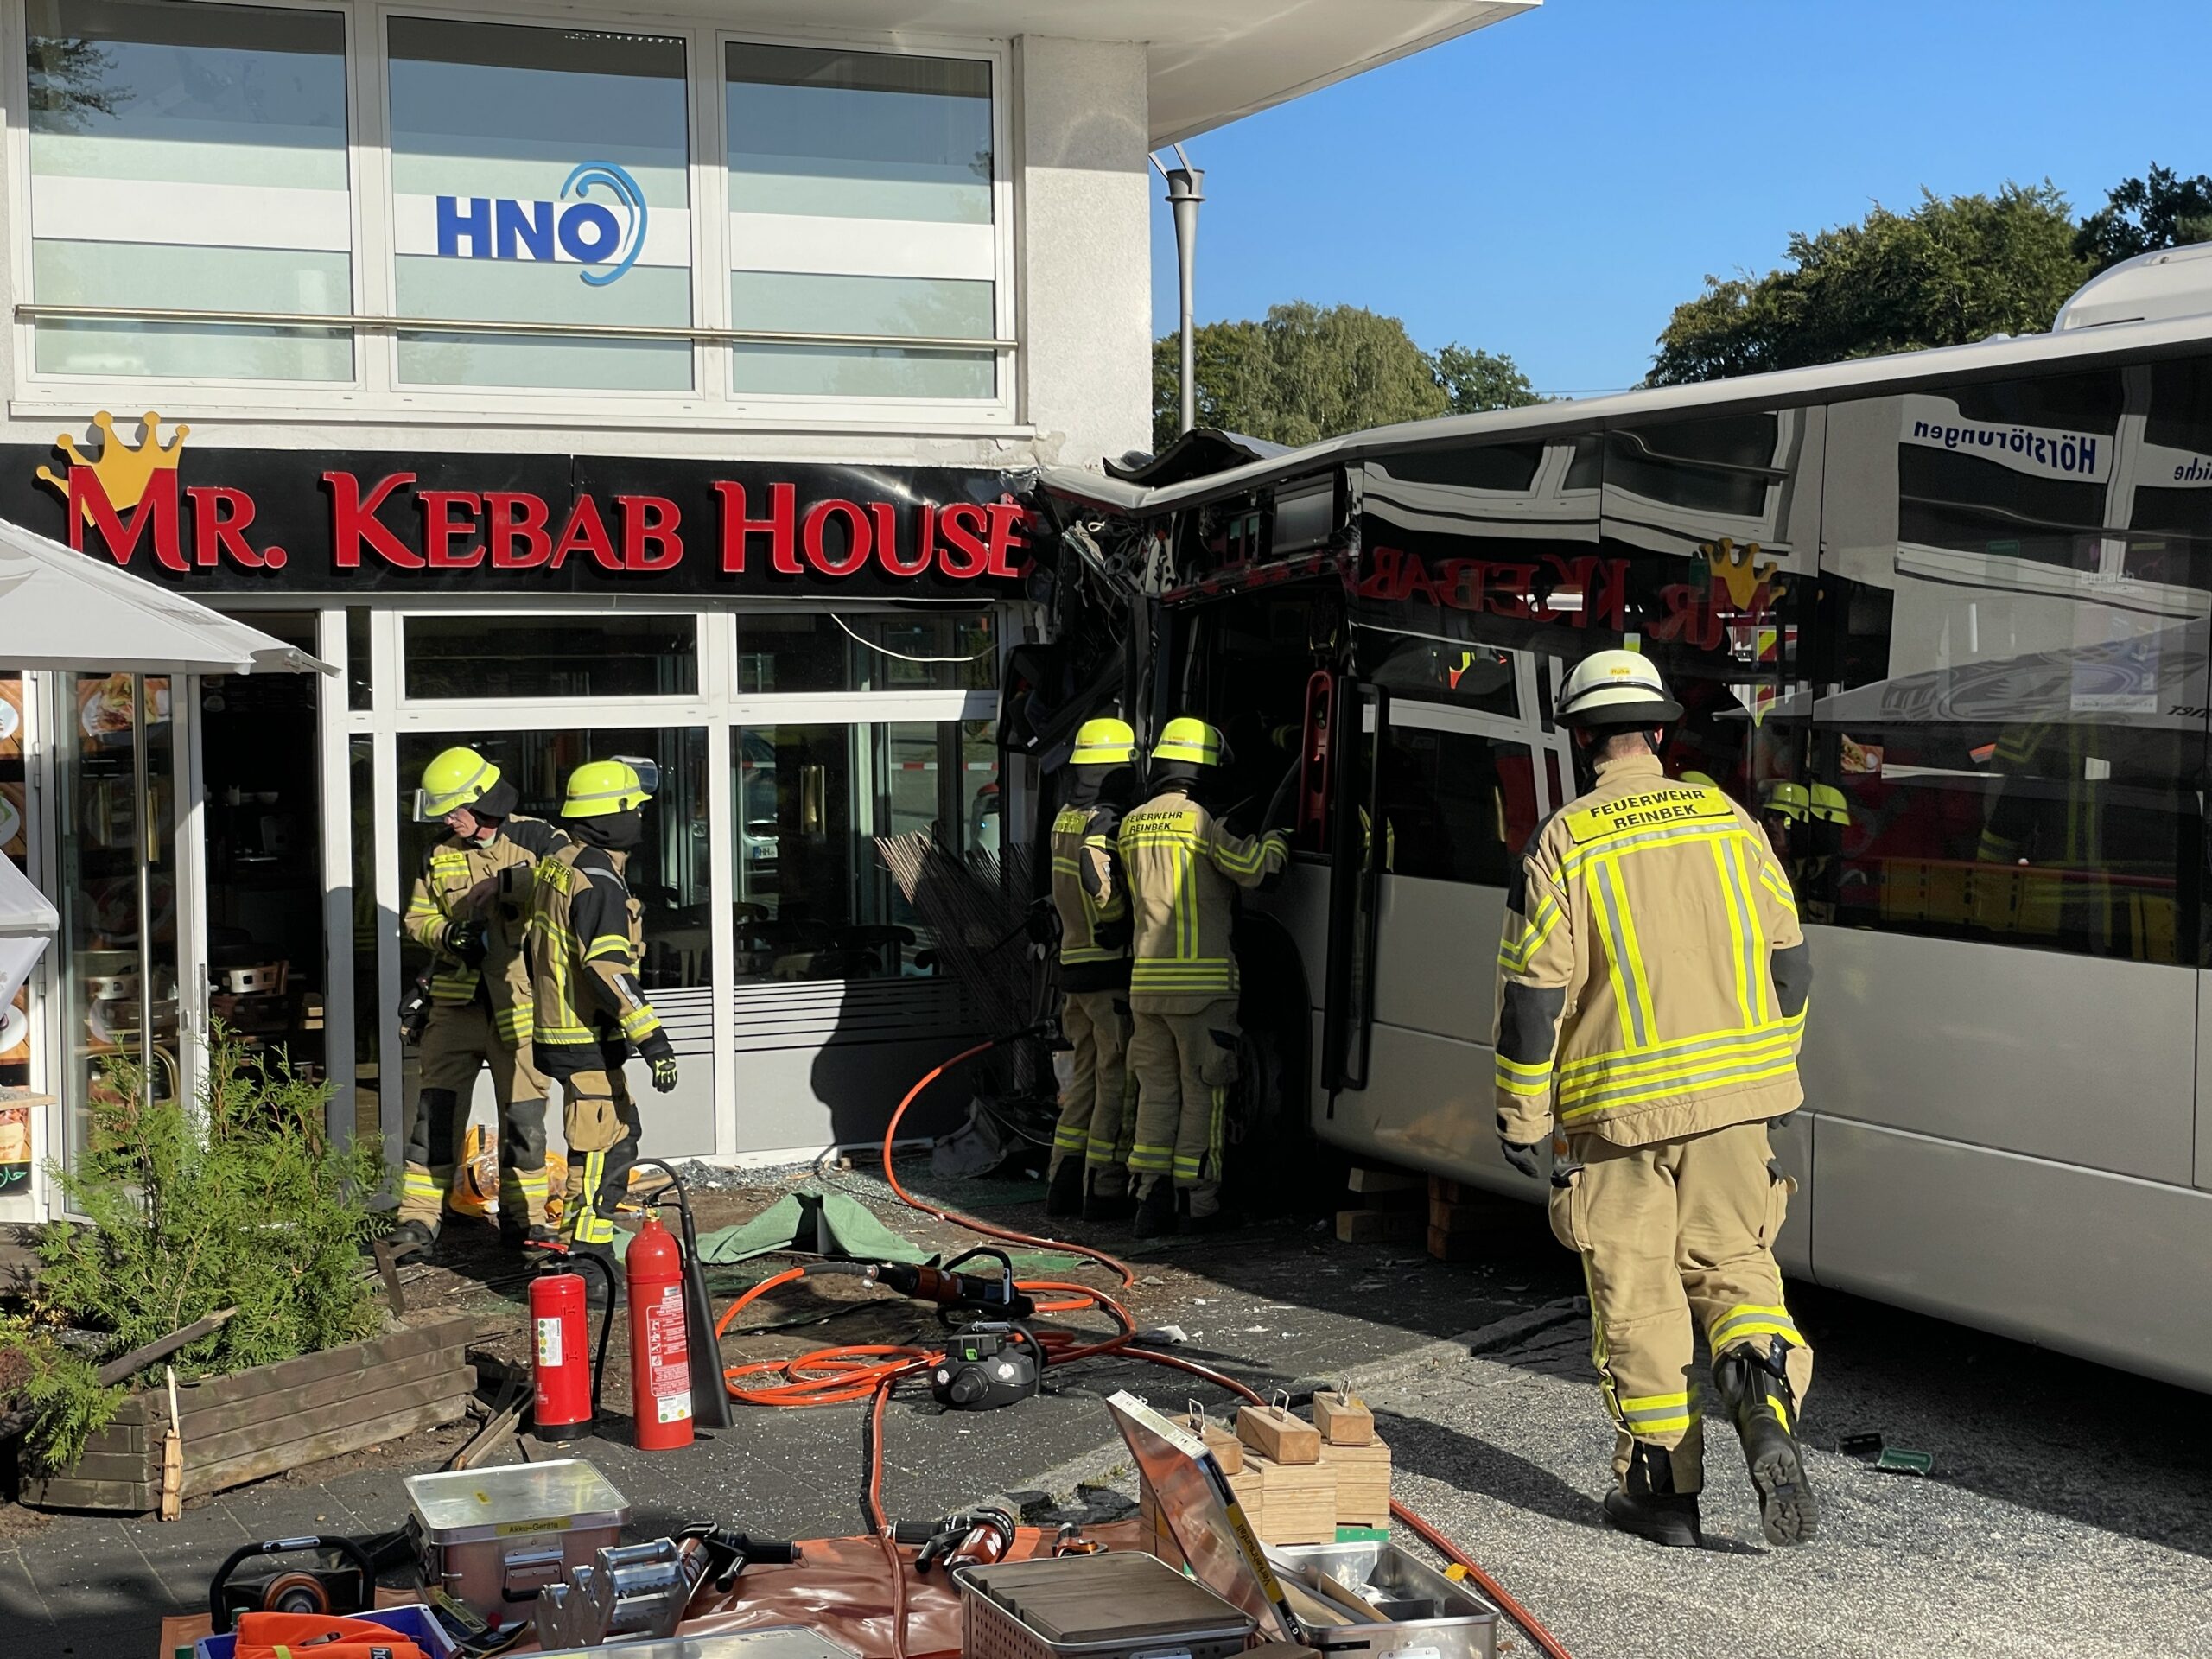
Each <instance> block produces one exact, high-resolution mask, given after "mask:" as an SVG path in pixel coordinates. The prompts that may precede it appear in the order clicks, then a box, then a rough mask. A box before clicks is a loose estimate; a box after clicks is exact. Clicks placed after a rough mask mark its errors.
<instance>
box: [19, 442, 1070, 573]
mask: <svg viewBox="0 0 2212 1659" xmlns="http://www.w3.org/2000/svg"><path fill="white" fill-rule="evenodd" d="M118 424H119V425H120V426H121V427H123V429H124V430H123V431H120V432H119V431H118V430H117V429H116V425H118ZM131 424H133V423H127V422H126V423H115V424H111V423H107V422H106V421H105V418H104V417H103V418H102V419H100V420H98V421H96V422H95V423H94V426H95V429H96V431H95V439H96V441H97V447H96V448H95V447H93V446H92V445H91V444H88V445H87V446H86V449H88V450H89V453H80V451H79V448H78V447H77V446H76V445H74V444H73V443H61V444H57V445H56V446H55V448H54V449H52V450H43V449H40V448H35V447H32V446H28V445H0V517H5V518H10V519H12V520H14V521H15V522H16V523H17V524H22V525H24V526H26V527H27V528H29V529H31V530H35V531H38V532H39V533H40V534H41V535H44V536H50V537H53V538H54V539H55V540H56V541H61V542H67V543H70V544H71V545H72V546H74V547H77V548H79V550H82V551H83V552H85V553H86V555H87V556H91V557H94V558H100V559H107V560H111V561H113V562H114V563H117V564H118V565H121V566H123V567H124V569H128V570H130V571H131V572H133V573H134V574H136V575H143V576H147V577H149V578H151V579H152V580H154V581H156V582H162V583H163V584H164V585H167V586H170V587H174V588H177V589H178V590H179V591H181V592H185V593H191V594H236V593H260V592H271V591H275V592H283V593H300V594H321V595H328V594H350V593H360V594H371V593H378V594H391V593H401V594H423V595H430V594H469V595H472V596H478V597H483V596H492V595H498V594H513V595H517V596H523V595H529V594H578V593H598V594H603V593H626V594H640V595H652V596H655V597H669V598H676V597H683V598H700V597H716V596H718V597H726V598H728V597H741V596H742V597H776V596H785V597H829V596H832V595H835V596H838V597H844V598H852V599H867V600H886V599H893V600H896V599H922V600H947V599H960V600H968V601H976V600H983V599H990V598H996V597H1001V596H1003V595H1004V594H1008V593H1011V592H1014V591H1016V590H1017V589H1018V587H1019V584H1020V578H1021V577H1022V576H1023V575H1025V574H1026V573H1027V569H1028V568H1029V562H1030V557H1031V552H1030V522H1031V521H1030V515H1029V511H1028V508H1027V505H1025V501H1024V499H1023V495H1022V493H1023V492H1024V491H1025V487H1026V485H1027V476H1026V475H1025V474H1007V473H997V472H986V471H964V470H958V469H954V468H946V467H934V468H932V467H865V466H824V465H782V464H772V463H757V462H749V461H671V460H658V459H644V458H635V459H630V458H606V457H601V456H594V455H507V454H456V453H451V452H445V453H426V454H411V453H409V452H406V451H404V450H403V451H387V450H377V451H327V450H311V449H222V448H213V447H212V446H209V447H200V446H197V445H194V443H193V442H191V439H190V435H189V429H188V428H185V427H175V428H166V429H161V430H158V431H148V430H145V429H143V427H142V429H140V430H139V431H138V432H137V434H135V435H132V436H135V438H136V442H133V441H132V436H127V435H126V434H127V433H128V429H129V428H130V425H131ZM165 446H166V447H165Z"/></svg>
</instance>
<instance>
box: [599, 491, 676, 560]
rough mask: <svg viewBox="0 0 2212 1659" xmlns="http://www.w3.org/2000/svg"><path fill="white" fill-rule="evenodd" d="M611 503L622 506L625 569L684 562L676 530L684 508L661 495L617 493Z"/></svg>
mask: <svg viewBox="0 0 2212 1659" xmlns="http://www.w3.org/2000/svg"><path fill="white" fill-rule="evenodd" d="M614 505H616V506H618V507H620V509H621V510H622V568H623V569H626V570H645V571H654V570H673V569H676V567H677V565H679V564H681V563H683V537H680V536H678V535H677V533H676V531H677V525H679V524H682V523H683V509H682V508H680V507H678V506H677V505H676V503H675V502H673V501H671V500H670V499H668V498H667V497H666V496H661V495H618V496H616V497H615V498H614Z"/></svg>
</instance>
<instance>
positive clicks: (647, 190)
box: [21, 0, 1011, 418]
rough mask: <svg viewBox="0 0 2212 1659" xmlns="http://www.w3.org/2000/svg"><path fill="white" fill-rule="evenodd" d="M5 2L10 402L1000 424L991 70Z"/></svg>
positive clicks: (429, 13) (332, 1)
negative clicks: (21, 32) (296, 388)
mask: <svg viewBox="0 0 2212 1659" xmlns="http://www.w3.org/2000/svg"><path fill="white" fill-rule="evenodd" d="M403 3H404V0H403ZM24 5H25V7H26V17H27V22H28V41H27V45H28V70H29V83H28V90H29V99H28V119H27V123H26V132H25V146H26V149H27V152H28V159H29V171H30V176H31V185H32V188H31V192H30V200H29V208H30V210H29V213H27V214H25V215H23V218H22V221H21V222H22V223H23V224H24V226H25V230H26V231H27V232H28V234H29V238H30V260H29V264H30V268H31V272H32V282H31V286H30V291H29V295H28V296H26V297H27V300H28V305H27V307H26V313H25V321H28V322H29V324H30V335H31V338H30V341H29V344H30V346H31V348H32V349H31V350H30V351H29V352H28V353H26V356H25V359H24V360H25V367H26V370H27V372H29V373H30V374H32V375H35V376H46V375H60V376H76V377H99V378H101V379H103V380H105V381H112V380H115V379H117V378H138V377H147V378H163V377H178V378H186V377H188V378H194V379H197V380H200V381H203V382H208V383H214V384H219V385H233V386H252V385H257V384H259V385H267V384H268V383H272V382H289V383H294V384H297V383H303V382H304V383H315V382H320V383H324V384H325V385H334V386H337V387H341V388H344V389H345V390H346V391H347V392H348V393H354V392H359V393H365V394H367V395H369V396H370V397H372V398H373V397H375V396H376V395H377V394H380V393H382V394H391V393H407V394H411V395H413V396H412V398H411V400H419V399H420V395H421V394H422V393H423V392H429V393H430V394H431V395H432V397H433V398H434V399H435V395H436V393H437V392H438V391H439V390H440V389H454V390H455V391H458V390H459V389H464V388H466V389H471V390H480V391H492V392H498V391H514V392H535V391H561V392H568V393H572V394H579V395H582V396H584V397H589V396H591V395H592V394H600V393H614V394H626V395H638V394H645V395H653V394H659V395H660V396H661V397H663V398H664V400H665V401H666V402H667V403H668V404H674V403H675V401H676V400H677V399H685V398H691V397H699V396H702V395H703V396H706V397H713V398H717V399H723V398H726V399H728V400H729V401H730V403H731V404H732V405H733V406H734V407H735V408H737V409H741V410H744V409H754V410H760V409H764V407H765V406H769V405H772V404H779V403H785V402H790V401H797V400H803V401H805V402H809V403H811V404H817V405H819V404H833V405H836V406H837V407H838V408H839V409H840V410H841V411H842V410H851V411H852V412H853V413H855V414H856V415H860V416H866V415H867V414H868V412H869V411H870V410H876V411H878V412H880V413H885V414H889V413H892V412H894V411H897V410H902V409H905V410H912V409H915V408H916V407H917V406H918V405H932V406H935V409H936V410H938V411H939V412H943V413H949V414H952V415H955V416H960V417H963V418H966V417H968V416H970V415H971V413H972V412H973V411H975V410H976V406H978V405H992V406H995V409H994V410H993V411H992V412H995V413H1005V412H1007V409H1008V404H1009V401H1010V395H1009V391H1008V384H1007V379H1006V377H1005V365H1004V362H1003V360H1002V359H1004V358H1005V353H1006V346H1005V343H1004V340H1003V336H1005V335H1006V334H1007V332H1008V319H1009V317H1010V314H1011V305H1010V303H1009V302H1008V298H1007V293H1006V291H1005V289H1004V283H1003V275H1004V267H1005V263H1006V262H1005V252H1006V248H1005V243H1004V238H1005V236H1006V233H1007V224H1006V222H1005V219H1006V216H1005V214H1004V213H1003V211H1002V210H1001V205H1000V204H1001V191H1000V186H999V178H998V167H999V156H998V148H999V139H998V136H997V135H998V123H997V119H996V114H995V105H994V103H993V99H994V97H995V91H996V88H995V79H996V71H995V60H994V59H993V58H992V57H991V56H990V54H988V53H985V52H977V53H974V54H969V55H964V56H948V55H941V54H938V55H920V54H908V53H899V52H894V51H888V50H878V51H866V50H860V49H856V48H852V47H849V46H842V45H841V46H819V47H813V46H803V45H797V44H781V45H764V44H758V43H754V42H751V41H734V40H730V39H728V37H726V36H724V35H720V34H718V33H717V32H716V31H715V29H713V28H712V27H711V26H710V25H709V24H706V23H700V24H698V25H697V26H696V27H688V28H687V27H683V26H680V25H677V24H674V23H665V22H664V23H662V24H661V25H660V26H659V27H658V29H654V30H645V29H632V28H627V27H625V26H623V25H622V24H620V22H603V23H600V24H598V25H597V26H594V24H593V22H592V20H591V19H589V18H588V17H585V18H579V19H577V20H576V21H575V23H573V24H567V23H560V24H556V23H552V22H546V21H544V20H543V19H542V18H540V19H532V20H529V21H523V20H517V21H513V22H502V21H487V20H486V19H483V18H481V17H472V16H463V15H452V14H448V13H446V11H445V9H444V7H443V6H442V4H440V3H437V0H422V3H421V4H419V5H416V6H410V8H409V9H408V10H406V11H404V12H398V13H389V14H388V13H385V11H383V10H382V9H381V8H375V7H371V6H370V5H368V4H367V3H366V0H324V3H316V0H302V3H297V4H294V3H283V4H278V3H264V4H251V3H232V0H24ZM611 15H612V16H619V15H620V14H619V13H613V12H611ZM349 41H350V42H351V43H352V47H351V50H352V52H353V54H354V57H353V58H351V59H349V44H348V43H349ZM717 97H719V98H720V99H721V101H722V105H723V108H722V111H721V117H722V122H721V133H722V137H723V139H724V141H725V150H724V154H723V155H722V156H721V157H720V158H719V159H717V158H716V157H715V156H714V154H713V150H712V148H711V146H713V144H714V143H715V137H713V136H712V135H713V134H714V132H715V122H714V119H713V112H712V110H711V105H712V103H713V101H714V99H716V98H717ZM356 100H358V103H359V107H360V108H361V109H362V110H364V111H365V114H364V116H363V118H362V122H361V124H362V125H363V126H364V127H365V128H366V129H367V130H368V132H369V137H370V139H371V141H372V147H367V148H363V147H359V146H360V138H361V135H360V134H359V133H358V132H349V119H350V113H349V112H350V111H352V110H353V108H354V107H356ZM702 105H707V106H708V108H707V110H706V111H702V107H701V106H702ZM699 135H706V136H705V137H704V140H703V141H704V143H706V144H707V145H708V146H709V149H708V151H707V153H706V154H704V155H701V154H697V153H696V149H697V139H698V136H699ZM356 156H358V157H359V160H358V161H356V160H355V157H356ZM293 317H297V318H300V319H302V321H300V322H298V323H293V322H291V321H288V319H289V318H293ZM309 320H312V321H309ZM455 402H456V400H455V399H454V397H451V396H450V395H448V397H446V398H445V399H444V405H445V406H447V407H453V406H454V404H455ZM424 406H437V405H436V404H435V402H433V403H429V404H425V405H424ZM461 406H463V407H474V406H475V401H474V400H471V401H470V402H469V403H467V404H462V405H461ZM524 406H526V407H531V408H537V407H541V406H542V405H541V404H539V403H538V402H537V400H535V399H532V400H529V401H528V403H527V404H525V405H524ZM548 412H551V411H550V410H549V411H548Z"/></svg>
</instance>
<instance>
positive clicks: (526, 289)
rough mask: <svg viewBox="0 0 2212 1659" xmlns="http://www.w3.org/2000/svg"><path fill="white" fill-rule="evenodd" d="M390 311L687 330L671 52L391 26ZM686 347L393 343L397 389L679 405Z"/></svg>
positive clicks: (684, 124) (581, 340)
mask: <svg viewBox="0 0 2212 1659" xmlns="http://www.w3.org/2000/svg"><path fill="white" fill-rule="evenodd" d="M689 131H690V115H689V111H688V109H687V102H686V99H685V72H684V53H683V41H679V40H671V39H664V38H661V37H659V36H656V35H610V34H599V33H596V32H594V31H590V30H586V29H531V28H517V27H512V26H510V25H507V24H504V23H467V22H446V21H441V20H433V19H429V18H422V17H395V18H393V19H392V20H391V188H392V232H393V247H394V251H395V264H396V270H395V277H396V286H395V290H394V291H395V297H396V303H397V309H398V312H399V314H400V315H402V316H407V317H442V318H455V319H468V320H486V321H500V322H509V323H514V322H523V323H529V322H548V323H560V324H583V325H587V326H588V325H594V324H597V325H602V326H603V325H609V324H614V325H643V326H645V327H664V328H671V329H683V328H685V327H689V326H690V322H691V270H690V265H691V211H690V209H691V197H690V170H689V169H690V140H689V136H688V135H689ZM691 362H692V351H691V342H690V340H688V339H685V338H683V337H682V336H681V335H678V336H677V337H676V338H673V339H655V338H652V337H646V338H627V339H624V338H607V337H605V336H600V337H590V336H582V337H579V336H575V335H533V334H513V333H509V332H505V331H502V332H499V333H497V334H489V333H487V334H465V333H454V332H448V331H445V330H440V331H437V332H435V333H430V332H424V333H421V334H402V335H400V337H399V378H400V379H401V380H402V381H403V382H410V383H421V382H428V383H430V384H433V385H467V386H569V387H582V388H594V389H601V390H620V391H689V390H690V386H691V378H692V377H691Z"/></svg>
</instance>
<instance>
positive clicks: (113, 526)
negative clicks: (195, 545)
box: [69, 467, 185, 570]
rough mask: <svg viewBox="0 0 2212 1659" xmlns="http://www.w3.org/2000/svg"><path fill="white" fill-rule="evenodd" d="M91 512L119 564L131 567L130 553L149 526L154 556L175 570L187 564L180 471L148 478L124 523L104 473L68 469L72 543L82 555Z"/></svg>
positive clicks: (168, 470) (159, 470) (165, 471)
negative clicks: (180, 534) (180, 530)
mask: <svg viewBox="0 0 2212 1659" xmlns="http://www.w3.org/2000/svg"><path fill="white" fill-rule="evenodd" d="M86 512H90V514H91V516H92V528H93V529H95V530H97V531H99V533H100V539H101V540H102V541H103V542H105V543H107V550H108V556H109V557H110V558H111V559H113V560H114V561H115V562H116V563H118V564H122V565H127V564H129V563H130V556H131V555H132V554H133V553H135V552H137V550H138V537H139V535H140V533H141V532H142V531H144V530H145V529H146V528H147V526H148V525H149V524H150V525H151V526H152V527H153V542H154V556H155V557H156V558H157V559H159V560H160V561H161V562H162V564H163V565H164V566H165V567H167V568H168V569H171V570H181V569H184V568H185V563H184V550H183V548H181V546H179V545H178V543H177V533H176V532H177V523H176V520H177V505H176V469H175V467H156V468H155V469H154V475H153V476H152V477H151V478H149V479H148V480H146V493H145V494H144V495H143V496H141V497H139V499H138V505H137V506H135V507H133V508H132V509H131V510H130V520H129V522H128V524H126V523H125V521H124V519H122V518H119V517H118V516H117V513H116V511H115V505H114V503H112V502H111V501H110V500H109V499H107V486H105V484H103V483H101V482H100V475H99V474H98V473H96V472H94V471H93V470H92V468H91V467H71V468H70V469H69V545H70V546H71V547H73V548H74V549H76V550H77V551H78V552H79V553H81V552H83V551H84V550H85V518H86Z"/></svg>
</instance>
